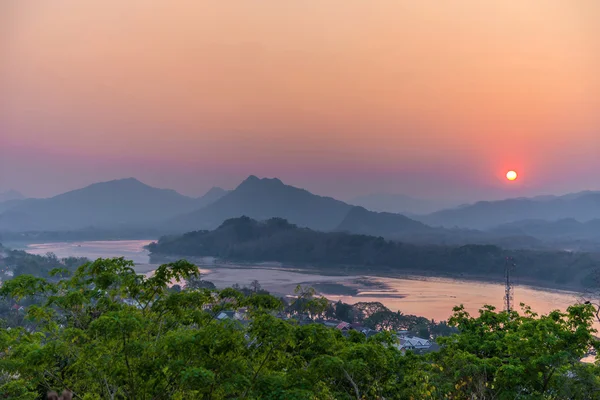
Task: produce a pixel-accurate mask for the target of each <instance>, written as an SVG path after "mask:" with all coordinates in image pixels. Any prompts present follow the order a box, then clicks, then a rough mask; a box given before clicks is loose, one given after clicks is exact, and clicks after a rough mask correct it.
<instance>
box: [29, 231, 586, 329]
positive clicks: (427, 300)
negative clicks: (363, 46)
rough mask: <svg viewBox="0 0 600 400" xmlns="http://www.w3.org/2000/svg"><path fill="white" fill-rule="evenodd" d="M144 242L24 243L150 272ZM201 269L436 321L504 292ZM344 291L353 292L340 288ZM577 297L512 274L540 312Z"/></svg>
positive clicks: (226, 279)
mask: <svg viewBox="0 0 600 400" xmlns="http://www.w3.org/2000/svg"><path fill="white" fill-rule="evenodd" d="M148 243H150V240H124V241H96V242H78V243H77V242H76V243H73V242H70V243H44V244H30V245H28V246H27V247H26V248H24V249H25V250H26V251H28V252H30V253H34V254H41V255H43V254H46V253H48V252H52V253H54V254H56V255H57V256H58V257H59V258H62V257H68V256H78V257H87V258H89V259H96V258H98V257H104V258H106V257H121V256H122V257H125V258H127V259H130V260H132V261H134V262H135V263H136V270H137V271H138V272H140V273H148V272H151V271H152V270H153V269H154V268H155V267H156V266H155V265H152V264H150V257H149V254H148V251H146V250H145V249H144V246H145V245H147V244H148ZM202 273H203V277H204V279H206V280H209V281H212V282H213V283H215V285H217V287H226V286H231V285H232V284H234V283H239V284H240V285H248V284H249V283H250V282H251V281H253V280H255V279H256V280H258V281H259V282H260V284H261V285H262V287H263V288H265V289H266V290H269V291H271V292H273V293H279V294H292V293H293V289H294V288H295V287H296V285H298V284H302V285H305V286H315V287H317V288H318V289H319V291H320V292H321V293H322V294H323V295H325V296H326V297H327V298H329V299H333V300H337V299H340V300H343V301H345V302H347V303H356V302H359V301H380V302H381V303H383V304H384V305H386V306H387V307H388V308H390V309H392V310H400V311H402V312H403V313H405V314H415V315H421V316H424V317H427V318H431V319H435V320H438V321H439V320H445V319H447V318H448V317H449V316H450V315H451V313H452V308H453V307H454V306H455V305H459V304H463V305H464V306H465V308H466V309H467V310H468V311H469V312H471V313H475V312H477V310H478V309H479V308H480V307H481V306H483V305H485V304H489V305H493V306H496V307H498V308H502V306H503V296H504V286H503V285H501V284H495V283H483V282H474V281H461V280H455V279H442V278H430V277H428V278H421V277H416V276H411V277H406V278H402V279H399V278H387V277H377V276H358V275H355V276H344V277H340V276H325V275H319V274H315V273H309V274H307V273H302V272H296V271H294V270H292V269H289V268H285V269H282V268H274V267H272V266H267V265H265V264H260V265H255V266H247V265H245V266H240V265H218V264H214V265H205V266H202ZM339 289H342V292H340V291H339ZM328 291H329V292H328ZM344 292H350V293H352V294H340V293H344ZM578 300H580V296H579V295H578V294H577V293H574V292H567V291H560V290H554V289H537V288H533V287H529V286H525V285H519V283H518V274H516V275H515V287H514V303H515V304H519V303H525V304H527V305H529V306H531V307H532V309H533V310H534V311H536V312H538V313H547V312H549V311H552V310H555V309H560V310H565V309H566V308H567V307H568V306H569V305H572V304H574V303H575V302H577V301H578Z"/></svg>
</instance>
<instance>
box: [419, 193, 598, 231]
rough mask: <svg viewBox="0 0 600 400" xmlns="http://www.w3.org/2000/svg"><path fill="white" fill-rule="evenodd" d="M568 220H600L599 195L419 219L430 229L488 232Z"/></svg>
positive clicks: (489, 205)
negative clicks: (513, 224) (524, 223)
mask: <svg viewBox="0 0 600 400" xmlns="http://www.w3.org/2000/svg"><path fill="white" fill-rule="evenodd" d="M567 218H572V219H575V220H577V221H580V222H587V221H591V220H593V219H600V192H582V193H574V194H569V195H565V196H559V197H554V196H547V197H538V198H531V199H529V198H519V199H508V200H501V201H482V202H478V203H475V204H472V205H468V206H463V207H460V208H454V209H448V210H442V211H438V212H435V213H432V214H429V215H426V216H422V217H419V218H418V219H419V220H420V221H422V222H424V223H426V224H428V225H432V226H444V227H455V226H457V227H461V228H472V229H490V228H494V227H497V226H499V225H503V224H508V223H511V222H516V221H521V220H531V219H539V220H546V221H555V220H559V219H567Z"/></svg>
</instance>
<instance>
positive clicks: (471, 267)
mask: <svg viewBox="0 0 600 400" xmlns="http://www.w3.org/2000/svg"><path fill="white" fill-rule="evenodd" d="M148 249H149V250H150V251H151V252H152V254H153V255H154V256H160V255H171V256H177V257H179V256H184V257H190V256H191V257H194V256H213V257H218V258H221V259H226V260H233V261H253V262H255V261H279V262H284V263H294V264H297V265H311V266H314V267H319V268H322V269H329V270H333V269H339V268H340V267H343V268H344V271H345V272H359V273H389V274H393V273H400V272H411V273H416V272H421V273H431V274H441V275H445V274H448V275H454V276H456V275H460V274H465V275H474V276H479V277H488V278H499V277H501V276H502V274H503V273H504V266H505V263H506V259H507V257H510V258H512V259H514V260H515V261H516V263H517V264H518V270H517V271H516V276H517V277H520V278H523V279H528V280H530V281H535V282H538V283H539V284H542V285H543V284H553V285H554V284H559V285H561V284H562V285H565V286H566V285H568V286H570V287H574V286H575V287H578V286H580V285H583V284H587V283H589V282H590V278H589V277H590V276H591V275H592V274H593V273H594V272H595V271H596V270H597V268H598V267H600V256H599V255H597V254H591V253H572V252H567V251H536V250H506V249H502V248H500V247H497V246H492V245H466V246H433V245H414V244H407V243H402V242H396V241H390V240H385V239H383V238H381V237H375V236H367V235H353V234H348V233H339V232H331V233H325V232H317V231H313V230H310V229H305V228H299V227H297V226H296V225H293V224H290V223H288V222H287V221H286V220H283V219H280V218H273V219H270V220H267V221H264V222H258V221H255V220H253V219H250V218H247V217H241V218H235V219H230V220H227V221H225V222H224V223H223V224H222V225H221V226H220V227H219V228H217V229H216V230H214V231H196V232H190V233H186V234H184V235H178V236H165V237H162V238H160V240H159V241H158V242H156V243H152V244H150V245H149V246H148Z"/></svg>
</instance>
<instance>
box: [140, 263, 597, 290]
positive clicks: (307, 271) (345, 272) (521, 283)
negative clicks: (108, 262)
mask: <svg viewBox="0 0 600 400" xmlns="http://www.w3.org/2000/svg"><path fill="white" fill-rule="evenodd" d="M180 259H187V260H188V261H189V262H192V263H194V264H196V265H198V267H199V268H200V269H220V268H223V269H263V270H281V271H287V272H294V273H298V274H304V275H320V276H323V277H328V278H335V277H338V278H346V279H347V278H349V277H355V278H356V277H366V278H375V279H385V278H391V279H402V280H424V281H431V280H436V279H442V280H444V279H445V280H452V281H459V282H477V283H484V284H495V285H504V279H503V278H501V277H490V276H483V275H476V274H464V273H443V272H433V271H422V270H416V269H415V270H410V269H404V270H402V271H401V272H400V271H398V272H396V271H391V270H389V269H388V270H375V271H365V270H364V269H362V268H361V267H358V266H352V267H333V268H319V267H314V266H299V265H293V264H286V263H280V262H237V261H236V262H233V261H220V262H219V261H214V262H212V263H207V262H206V260H207V257H187V258H186V257H169V259H168V260H167V258H165V259H164V260H163V263H165V262H171V261H175V260H180ZM149 265H160V264H149ZM342 280H344V279H342ZM512 283H513V285H514V286H518V287H527V288H530V289H533V290H538V291H556V292H562V293H569V294H576V295H584V294H586V288H585V287H583V286H582V285H575V284H566V285H565V284H556V283H552V282H540V281H538V280H536V279H532V278H524V277H519V275H518V273H517V274H515V275H514V277H513V280H512ZM358 296H360V294H359V295H358Z"/></svg>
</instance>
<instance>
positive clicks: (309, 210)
mask: <svg viewBox="0 0 600 400" xmlns="http://www.w3.org/2000/svg"><path fill="white" fill-rule="evenodd" d="M351 208H352V206H350V205H348V204H346V203H344V202H342V201H339V200H335V199H332V198H330V197H322V196H317V195H314V194H312V193H310V192H309V191H307V190H304V189H299V188H296V187H293V186H289V185H285V184H284V183H283V182H281V181H280V180H279V179H267V178H263V179H259V178H257V177H256V176H253V175H252V176H250V177H248V178H247V179H246V180H245V181H244V182H242V183H241V184H240V185H239V186H238V187H237V188H235V189H234V190H232V191H231V192H229V193H227V194H226V195H224V196H223V197H221V198H220V199H218V200H217V201H215V202H214V203H212V204H209V205H208V206H206V207H204V208H201V209H199V210H196V211H193V212H190V213H186V214H183V215H180V216H178V217H176V218H173V219H172V220H170V221H168V223H167V224H166V225H165V227H166V228H168V229H170V230H173V231H179V232H185V231H191V230H199V229H214V228H216V227H218V226H219V225H221V224H222V223H223V221H225V220H227V219H230V218H236V217H240V216H242V215H246V216H249V217H251V218H255V219H258V220H265V219H269V218H272V217H280V218H285V219H287V220H289V221H290V222H292V223H294V224H298V225H300V226H304V227H309V228H313V229H317V230H325V231H328V230H332V229H335V228H336V227H337V226H338V225H339V224H340V222H341V221H342V220H343V219H344V217H345V216H346V214H347V213H348V211H350V209H351Z"/></svg>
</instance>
